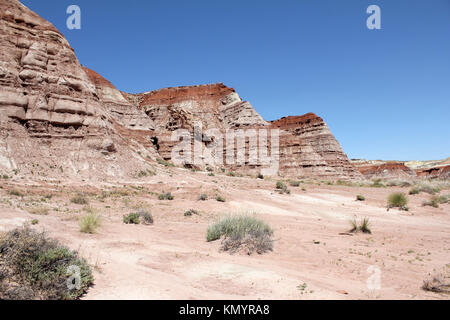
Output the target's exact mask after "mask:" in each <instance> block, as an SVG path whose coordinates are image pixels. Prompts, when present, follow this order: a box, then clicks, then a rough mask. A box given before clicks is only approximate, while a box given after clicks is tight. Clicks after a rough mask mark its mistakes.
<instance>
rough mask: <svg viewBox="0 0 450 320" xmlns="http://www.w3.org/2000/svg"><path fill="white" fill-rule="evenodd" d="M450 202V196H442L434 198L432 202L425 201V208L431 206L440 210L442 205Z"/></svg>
mask: <svg viewBox="0 0 450 320" xmlns="http://www.w3.org/2000/svg"><path fill="white" fill-rule="evenodd" d="M449 202H450V194H446V195H442V196H434V197H432V198H431V200H430V201H425V202H424V203H423V204H422V205H423V206H431V207H434V208H439V205H440V204H444V203H449Z"/></svg>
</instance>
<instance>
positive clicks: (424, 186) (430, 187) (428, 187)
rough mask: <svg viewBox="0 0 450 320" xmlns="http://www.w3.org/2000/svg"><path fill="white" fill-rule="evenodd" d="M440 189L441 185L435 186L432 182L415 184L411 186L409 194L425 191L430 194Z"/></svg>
mask: <svg viewBox="0 0 450 320" xmlns="http://www.w3.org/2000/svg"><path fill="white" fill-rule="evenodd" d="M439 191H440V189H439V187H437V186H433V185H431V184H427V183H422V184H419V185H418V186H415V187H413V188H411V190H409V194H419V193H421V192H425V193H428V194H432V195H433V194H436V193H438V192H439Z"/></svg>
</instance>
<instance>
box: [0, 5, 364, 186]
mask: <svg viewBox="0 0 450 320" xmlns="http://www.w3.org/2000/svg"><path fill="white" fill-rule="evenodd" d="M178 129H181V130H184V131H185V132H188V133H192V135H191V136H190V137H189V140H188V141H187V145H188V148H189V149H190V150H189V152H191V151H193V156H192V157H191V158H190V159H188V160H187V161H185V163H184V164H186V165H193V166H199V167H205V166H211V167H215V168H217V169H218V168H228V169H229V170H238V171H241V172H243V173H259V172H261V171H262V170H263V169H265V167H267V166H268V167H271V168H273V162H274V161H273V160H274V159H275V161H276V162H277V163H276V167H275V168H276V170H275V171H274V172H273V174H280V175H285V176H292V177H302V178H303V177H311V178H320V179H352V178H361V177H362V176H361V174H360V173H359V172H358V171H357V170H355V168H354V167H353V166H352V165H351V164H350V162H349V161H348V159H347V156H346V155H345V153H344V152H343V150H342V148H341V146H340V145H339V143H338V142H337V141H336V139H335V138H334V137H333V135H332V134H331V132H330V130H329V128H328V126H327V125H326V124H325V122H324V121H323V120H322V119H321V118H320V117H318V116H316V115H314V114H312V113H310V114H306V115H304V116H301V117H287V118H283V119H280V120H277V121H272V122H267V121H265V120H264V119H263V118H262V117H261V116H260V115H259V114H258V113H257V112H256V111H255V109H254V108H253V107H252V105H251V104H250V103H249V102H247V101H243V100H242V99H241V98H240V96H239V95H238V94H237V93H236V91H235V90H234V89H232V88H229V87H227V86H225V85H224V84H222V83H218V84H211V85H200V86H191V87H177V88H166V89H161V90H156V91H151V92H146V93H141V94H129V93H124V92H120V91H119V90H118V89H116V88H115V87H114V85H113V84H112V83H111V82H109V81H108V80H106V79H105V78H103V77H102V76H100V75H99V74H97V73H96V72H95V71H93V70H90V69H88V68H85V67H82V66H81V65H80V63H79V61H78V60H77V58H76V56H75V54H74V50H73V49H72V48H71V47H70V45H69V43H68V42H67V40H66V39H65V38H64V37H63V35H62V34H61V33H60V32H58V30H56V29H55V27H54V26H53V25H52V24H51V23H49V22H47V21H45V20H44V19H42V18H41V17H39V16H38V15H37V14H35V13H33V12H32V11H30V10H29V9H28V8H26V7H25V6H23V5H22V4H20V2H18V1H17V0H0V173H2V172H11V170H15V172H18V171H19V172H22V173H23V174H26V175H34V174H40V175H45V176H47V175H48V176H49V177H54V178H61V177H62V178H64V177H65V176H77V177H80V178H83V179H103V178H107V177H114V178H125V177H130V176H133V175H134V174H135V172H137V171H139V170H142V169H145V168H146V166H147V165H148V162H152V161H154V160H155V159H156V158H164V159H165V160H172V161H174V160H175V159H174V158H173V156H174V150H175V149H176V148H177V146H178V145H179V143H180V137H176V139H174V135H175V134H177V132H178V131H179V130H178ZM230 132H231V133H233V134H237V137H234V138H233V139H232V140H231V141H234V139H236V144H233V145H229V143H228V141H230V140H227V139H226V137H227V135H228V134H229V133H230ZM273 132H275V133H276V134H274V133H273ZM240 134H243V136H242V137H241V136H240ZM266 135H267V136H268V137H269V139H268V142H267V146H266V145H263V146H264V148H262V147H261V146H262V145H261V144H262V143H265V141H266V140H264V138H265V136H266ZM272 135H273V137H276V139H275V140H273V139H272V140H271V138H272ZM241 138H242V139H241ZM239 139H241V140H239ZM222 140H223V141H222ZM239 141H241V142H242V143H243V144H242V145H241V146H240V147H239V148H238V144H239ZM275 141H276V142H275ZM278 144H279V148H275V146H277V145H278ZM242 146H245V148H244V153H243V154H241V156H242V155H243V156H242V158H239V159H238V160H237V161H234V162H233V161H231V162H229V161H228V160H229V159H228V158H227V157H228V152H229V151H230V148H231V150H232V151H233V154H234V153H235V154H236V155H238V154H239V152H241V151H242ZM266 147H267V148H266ZM261 149H264V150H266V151H267V154H266V157H268V155H269V156H270V157H271V159H272V160H271V162H269V163H262V162H258V161H256V162H253V161H252V160H251V159H252V157H253V156H255V155H257V156H260V155H261V154H260V153H259V150H261ZM199 150H200V155H198V152H197V151H199ZM184 151H185V150H184ZM184 151H183V152H184ZM208 152H209V154H208ZM205 154H206V156H205ZM185 155H186V154H185ZM185 158H186V157H185ZM197 160H198V162H197ZM218 160H219V161H218ZM42 166H44V167H46V168H47V169H48V168H51V169H52V170H53V171H52V170H50V171H49V170H41V169H42Z"/></svg>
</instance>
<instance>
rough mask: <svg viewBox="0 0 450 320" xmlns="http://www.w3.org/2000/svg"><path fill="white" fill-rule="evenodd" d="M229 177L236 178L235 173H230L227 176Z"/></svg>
mask: <svg viewBox="0 0 450 320" xmlns="http://www.w3.org/2000/svg"><path fill="white" fill-rule="evenodd" d="M227 175H228V176H229V177H236V172H233V171H230V172H228V174H227Z"/></svg>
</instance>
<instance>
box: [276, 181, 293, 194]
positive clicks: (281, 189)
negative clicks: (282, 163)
mask: <svg viewBox="0 0 450 320" xmlns="http://www.w3.org/2000/svg"><path fill="white" fill-rule="evenodd" d="M276 188H277V190H278V191H279V192H280V193H281V194H283V193H287V194H290V193H291V190H289V189H288V187H287V186H286V185H285V184H284V183H283V182H282V181H278V182H277V185H276Z"/></svg>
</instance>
